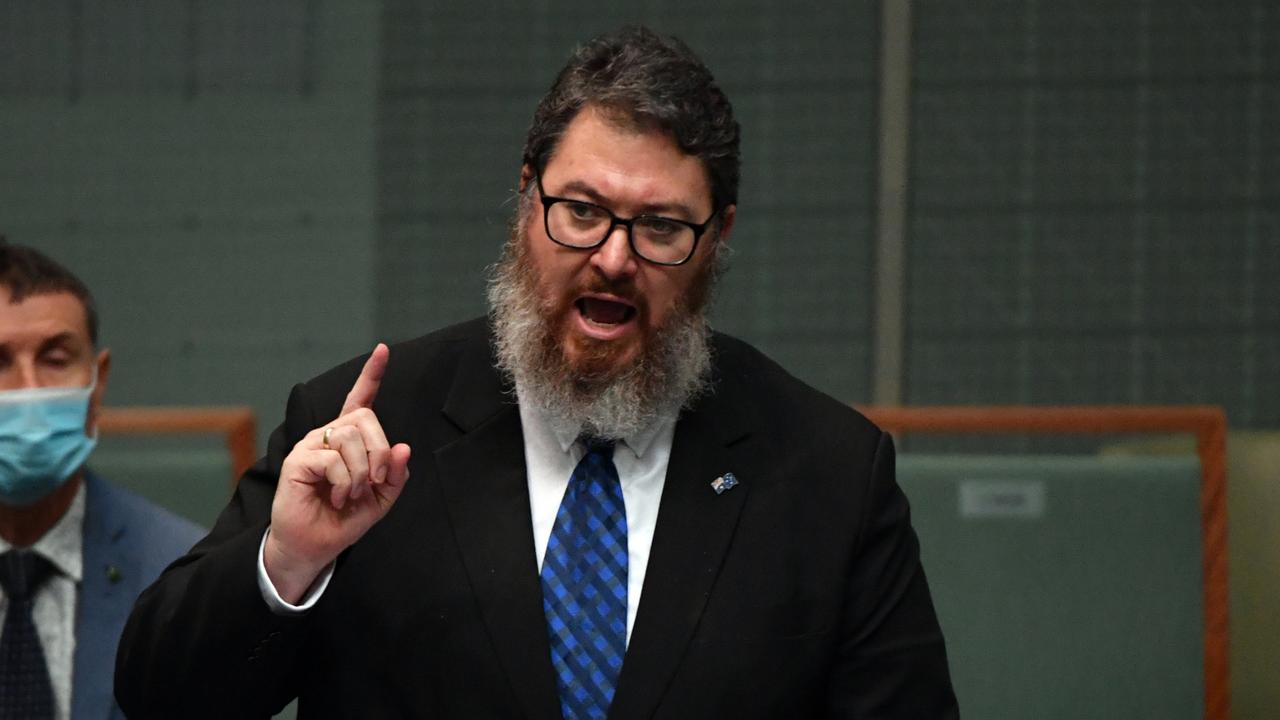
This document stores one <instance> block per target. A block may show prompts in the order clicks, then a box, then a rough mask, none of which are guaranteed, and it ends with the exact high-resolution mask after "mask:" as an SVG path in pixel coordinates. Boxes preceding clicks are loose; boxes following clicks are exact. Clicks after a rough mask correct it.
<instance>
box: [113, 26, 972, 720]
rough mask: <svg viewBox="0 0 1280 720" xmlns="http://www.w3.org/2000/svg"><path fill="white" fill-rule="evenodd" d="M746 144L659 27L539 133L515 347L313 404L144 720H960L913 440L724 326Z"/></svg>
mask: <svg viewBox="0 0 1280 720" xmlns="http://www.w3.org/2000/svg"><path fill="white" fill-rule="evenodd" d="M738 175H739V152H738V125H737V123H736V121H734V119H733V113H732V109H731V107H730V105H729V102H728V100H727V98H726V97H725V96H724V94H723V93H722V92H721V90H720V89H719V87H718V86H717V85H716V84H715V81H714V80H713V79H712V77H711V74H710V72H709V71H708V70H707V69H706V67H705V66H704V65H703V64H702V63H701V62H700V61H699V60H698V59H697V58H696V56H694V54H693V53H692V52H691V51H690V50H689V49H688V48H687V47H685V46H684V45H683V44H681V43H679V42H678V41H675V40H672V39H668V38H663V37H659V36H657V35H655V34H654V33H652V32H650V31H648V30H645V29H642V28H630V29H625V30H623V31H620V32H618V33H613V34H609V35H605V36H601V37H599V38H596V39H594V40H592V41H590V42H588V43H587V44H585V45H584V46H583V47H582V48H580V49H579V50H578V52H577V53H576V54H575V56H574V57H573V58H572V59H571V60H570V62H569V64H568V66H567V67H566V68H565V69H564V70H563V71H562V72H561V73H560V75H559V77H558V78H557V79H556V81H555V83H554V85H553V86H552V88H551V90H550V91H549V93H548V94H547V96H546V97H544V98H543V100H542V101H541V103H540V104H539V106H538V108H537V110H536V111H535V114H534V119H533V123H532V126H531V128H530V130H529V135H528V138H527V140H526V144H525V150H524V157H523V162H522V166H521V169H520V181H519V187H520V200H519V203H518V207H517V210H516V218H515V221H514V222H513V224H512V233H511V237H510V240H509V242H508V244H507V246H506V249H505V251H504V255H503V258H502V260H501V261H500V263H499V265H498V266H497V268H496V270H495V272H494V277H493V282H492V284H491V288H490V293H489V298H490V306H491V312H490V316H489V317H488V318H487V319H481V320H475V321H472V322H469V323H464V324H462V325H458V326H454V327H451V328H447V329H444V330H441V331H438V332H435V333H432V334H430V335H427V336H425V337H422V338H419V339H417V340H413V341H410V342H407V343H403V344H400V345H397V346H395V347H394V348H390V349H388V348H387V347H386V346H385V345H379V346H378V347H377V348H376V349H375V350H374V351H373V353H372V354H370V355H369V356H368V357H367V358H362V359H358V360H356V361H352V362H350V363H347V364H345V365H342V366H340V367H338V368H336V369H334V370H332V371H330V372H328V373H326V374H324V375H321V376H320V377H318V378H315V379H314V380H311V381H310V382H307V383H304V384H302V385H299V386H298V387H296V388H295V389H294V392H293V394H292V396H291V397H290V401H289V406H288V409H287V413H286V418H285V421H284V424H283V425H282V426H281V427H280V428H279V429H277V430H276V432H275V433H274V435H273V436H272V439H271V443H270V447H269V450H268V454H267V456H266V457H265V458H264V459H263V460H262V461H260V462H259V463H258V464H257V465H256V466H255V467H254V468H253V469H251V470H250V471H249V472H248V473H247V475H246V476H245V477H244V479H243V480H241V482H240V485H239V488H238V490H237V492H236V494H235V497H234V498H233V500H232V502H231V505H230V506H229V507H228V508H227V509H226V510H225V511H224V512H223V514H222V515H221V517H220V518H219V520H218V523H217V525H216V526H215V528H214V529H213V531H212V533H211V534H210V535H209V537H208V538H206V539H205V540H203V541H202V542H201V543H199V544H198V545H197V546H196V547H195V548H194V549H193V551H192V553H191V554H190V555H188V556H187V557H186V558H184V559H183V560H181V561H179V562H178V563H176V564H175V565H174V566H173V567H171V568H170V569H169V570H168V571H167V572H166V573H165V574H164V576H162V578H161V579H160V580H159V581H158V582H157V583H156V584H155V585H154V586H153V587H152V588H151V589H149V590H148V591H147V592H146V593H145V594H144V595H143V596H142V597H141V598H140V599H139V601H138V604H137V605H136V607H135V610H134V614H133V616H132V617H131V619H130V622H129V625H128V627H127V628H126V631H125V636H124V638H123V640H122V643H121V650H120V654H119V656H118V663H117V675H116V692H117V697H118V698H119V700H120V703H121V705H122V707H124V708H125V710H126V711H127V713H128V714H129V716H130V717H139V718H142V717H255V716H264V715H268V714H270V713H272V712H275V711H277V710H279V709H280V708H281V707H283V706H284V705H285V704H286V703H287V702H289V701H290V700H291V699H292V698H294V697H298V698H299V699H300V702H299V714H300V716H301V717H304V718H311V717H318V718H328V717H333V718H340V717H342V718H345V717H456V718H489V717H528V718H545V719H551V718H566V719H568V718H596V717H605V716H606V715H607V716H608V717H613V718H632V717H634V718H639V717H664V718H713V717H735V718H739V717H741V718H754V717H761V718H763V717H787V718H791V717H812V716H827V717H851V718H852V717H912V718H915V717H929V718H939V717H953V716H955V715H956V709H955V699H954V695H953V693H952V690H951V685H950V680H949V674H948V669H947V663H946V655H945V650H944V645H943V639H942V635H941V632H940V630H939V628H938V624H937V620H936V618H935V615H934V611H933V607H932V603H931V601H930V598H929V591H928V587H927V584H926V582H925V578H924V574H923V571H922V569H921V566H920V560H919V547H918V544H917V542H916V538H915V535H914V533H913V531H912V530H911V527H910V523H909V519H908V510H907V503H906V500H905V498H904V497H903V495H902V493H901V492H900V491H899V489H898V487H897V485H896V484H895V482H894V478H893V473H894V471H893V449H892V444H891V442H890V440H889V438H888V436H887V435H885V434H884V433H882V432H881V431H880V430H878V429H877V428H875V427H874V426H873V425H872V424H871V423H870V422H868V421H867V420H866V419H865V418H863V417H861V416H860V415H858V414H857V413H856V412H854V411H853V410H852V409H850V408H848V407H847V406H844V405H842V404H841V403H838V402H836V401H835V400H832V399H831V398H829V397H826V396H824V395H822V394H821V393H819V392H817V391H816V390H813V389H812V388H809V387H807V386H805V385H804V384H802V383H801V382H800V381H798V380H796V379H795V378H793V377H791V376H790V375H788V374H787V373H786V372H785V371H783V370H782V369H781V368H779V367H778V366H777V365H775V364H774V363H772V362H771V361H769V360H768V359H767V358H765V357H764V356H763V355H761V354H760V353H758V352H757V351H755V350H754V349H752V348H750V347H749V346H747V345H745V344H744V343H742V342H739V341H737V340H733V339H731V338H729V337H726V336H723V335H719V334H716V333H713V332H711V331H710V330H709V328H708V327H707V322H706V317H705V312H706V307H707V304H708V300H709V298H710V296H711V294H712V287H713V285H714V282H715V278H716V276H717V274H718V272H719V270H720V268H721V266H722V264H723V263H722V259H723V257H724V252H725V247H726V243H727V242H728V241H729V237H730V234H731V232H732V229H733V225H734V221H735V218H736V212H737V206H736V202H737V191H738Z"/></svg>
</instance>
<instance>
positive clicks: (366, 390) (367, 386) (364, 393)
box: [339, 343, 391, 416]
mask: <svg viewBox="0 0 1280 720" xmlns="http://www.w3.org/2000/svg"><path fill="white" fill-rule="evenodd" d="M389 357H391V350H389V349H388V348H387V346H386V345H385V344H383V343H378V346H377V347H375V348H374V349H373V353H371V354H370V355H369V359H368V360H366V361H365V363H364V368H363V369H361V370H360V377H358V378H356V384H355V385H352V386H351V392H349V393H347V400H346V402H344V403H342V412H341V413H339V416H342V415H346V414H347V413H349V412H351V411H353V410H359V409H360V408H372V407H373V399H374V398H376V397H378V388H379V387H380V386H381V385H382V375H383V373H385V372H386V370H387V358H389Z"/></svg>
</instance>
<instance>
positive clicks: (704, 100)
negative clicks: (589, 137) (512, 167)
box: [523, 26, 742, 210]
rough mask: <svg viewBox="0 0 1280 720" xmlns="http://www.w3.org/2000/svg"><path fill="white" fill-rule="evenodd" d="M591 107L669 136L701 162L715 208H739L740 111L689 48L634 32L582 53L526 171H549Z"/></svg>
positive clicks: (537, 123)
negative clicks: (563, 140) (568, 133)
mask: <svg viewBox="0 0 1280 720" xmlns="http://www.w3.org/2000/svg"><path fill="white" fill-rule="evenodd" d="M587 105H597V106H600V107H602V108H604V109H605V110H607V111H610V112H611V113H612V114H615V115H616V116H617V117H619V118H620V119H622V120H626V121H630V122H633V123H637V124H640V125H646V124H655V125H657V126H658V127H660V128H661V129H663V130H665V131H667V132H670V133H671V134H672V135H673V136H674V137H675V140H676V143H677V144H679V146H680V148H681V149H682V150H683V151H684V152H686V153H688V154H690V155H694V156H697V157H698V158H699V159H701V160H702V163H703V166H704V167H706V169H707V175H708V177H709V178H710V180H711V201H712V204H713V205H714V208H715V209H716V210H719V209H721V208H723V207H725V206H726V205H730V204H734V203H736V202H738V176H739V174H740V169H741V164H742V158H741V154H740V152H739V150H738V136H739V130H738V122H737V121H736V120H734V118H733V107H732V106H731V105H730V104H729V98H727V97H726V96H725V94H724V92H723V91H721V90H720V86H719V85H717V84H716V81H715V78H713V77H712V76H711V71H710V70H708V69H707V66H706V65H704V64H703V63H702V61H701V60H699V59H698V56H697V55H695V54H694V53H693V51H692V50H690V49H689V47H688V46H687V45H685V44H684V43H683V42H681V41H679V40H677V39H676V38H668V37H663V36H661V35H658V34H657V33H655V32H653V31H652V30H650V29H648V28H645V27H640V26H628V27H624V28H622V29H621V30H618V31H615V32H611V33H606V34H604V35H600V36H598V37H596V38H594V39H592V40H589V41H587V42H586V43H585V44H584V45H582V46H581V47H579V48H578V49H577V51H576V52H575V53H574V54H573V57H571V58H570V59H569V63H568V64H567V65H565V67H564V69H563V70H561V71H560V74H559V75H558V76H556V80H555V82H554V83H552V85H551V89H550V90H548V91H547V94H546V95H545V96H543V98H542V100H541V102H539V103H538V108H537V110H535V111H534V113H533V122H532V124H531V125H530V126H529V133H528V135H527V136H526V137H525V143H524V158H523V162H524V164H526V165H528V166H529V167H531V168H533V170H534V171H535V172H542V171H543V170H544V169H545V168H546V165H547V162H548V161H549V160H550V159H551V156H552V154H553V153H554V152H555V149H556V146H557V144H558V143H559V141H560V136H561V135H562V134H564V131H565V128H566V127H568V126H569V123H570V122H572V121H573V118H574V117H576V116H577V114H578V112H579V111H581V110H582V109H583V108H584V107H586V106H587Z"/></svg>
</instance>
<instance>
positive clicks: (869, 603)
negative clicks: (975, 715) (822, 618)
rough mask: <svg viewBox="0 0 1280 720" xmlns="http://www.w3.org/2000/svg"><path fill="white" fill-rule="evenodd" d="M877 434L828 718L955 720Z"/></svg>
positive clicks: (909, 536)
mask: <svg viewBox="0 0 1280 720" xmlns="http://www.w3.org/2000/svg"><path fill="white" fill-rule="evenodd" d="M894 474H895V469H894V451H893V440H892V438H890V436H889V435H888V434H887V433H881V435H880V440H879V444H878V446H877V448H876V452H875V456H874V460H873V461H872V467H871V471H870V482H869V483H868V486H867V502H865V503H864V504H863V507H864V508H865V511H864V512H865V516H864V517H863V518H861V523H860V527H861V532H860V533H859V537H858V540H857V550H856V552H855V554H854V559H853V563H852V566H851V567H850V569H849V572H848V582H849V586H848V588H847V597H848V598H850V600H849V602H848V605H847V607H846V611H845V618H844V624H843V627H842V632H841V640H840V644H839V647H838V648H837V655H836V662H835V665H834V668H833V670H832V673H831V680H830V684H829V687H828V699H827V711H828V716H829V717H832V718H938V719H947V718H957V717H959V710H958V709H957V705H956V698H955V693H954V691H953V690H952V687H951V676H950V671H949V670H948V667H947V654H946V647H945V645H944V642H943V638H942V630H941V628H940V627H939V626H938V619H937V615H936V614H935V612H934V608H933V601H932V600H931V599H930V596H929V586H928V583H927V582H926V581H925V576H924V569H923V567H922V566H921V564H920V544H919V542H918V540H917V539H916V534H915V531H914V530H912V528H911V517H910V515H911V513H910V509H909V507H908V505H907V498H906V496H905V495H903V493H902V490H901V489H900V488H899V487H898V484H897V482H896V481H895V479H894Z"/></svg>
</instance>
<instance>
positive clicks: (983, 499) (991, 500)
mask: <svg viewBox="0 0 1280 720" xmlns="http://www.w3.org/2000/svg"><path fill="white" fill-rule="evenodd" d="M1047 500H1048V491H1047V490H1046V488H1045V486H1044V482H1043V481H1041V480H961V481H960V517H962V518H965V519H966V520H982V519H986V518H1015V519H1019V520H1035V519H1038V518H1040V517H1043V516H1044V509H1045V504H1046V503H1047Z"/></svg>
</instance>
